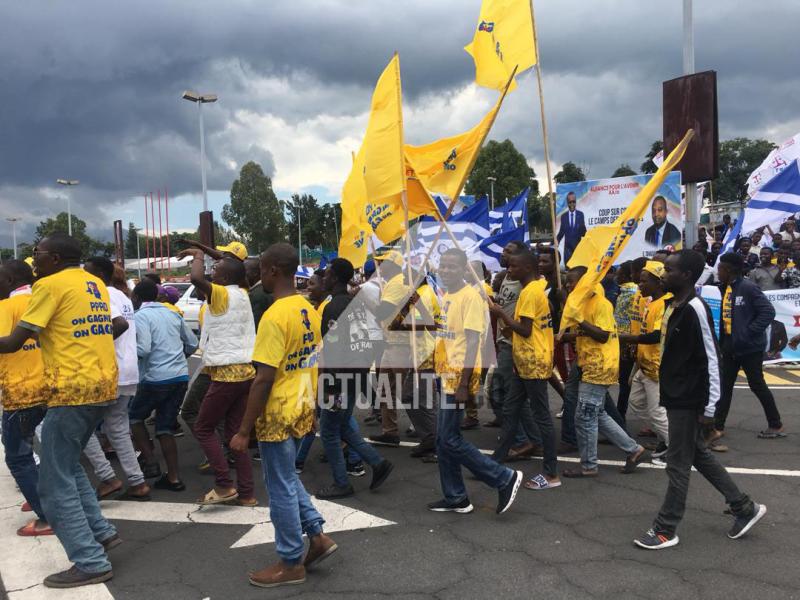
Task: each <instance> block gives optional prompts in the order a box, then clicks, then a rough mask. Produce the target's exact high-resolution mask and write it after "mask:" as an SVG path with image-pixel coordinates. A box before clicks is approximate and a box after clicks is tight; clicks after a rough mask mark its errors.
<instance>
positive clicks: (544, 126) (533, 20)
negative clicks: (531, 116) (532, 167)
mask: <svg viewBox="0 0 800 600" xmlns="http://www.w3.org/2000/svg"><path fill="white" fill-rule="evenodd" d="M530 6H531V24H532V25H533V47H534V48H535V50H536V84H537V86H538V88H539V112H540V114H541V117H542V142H543V145H544V165H545V170H546V172H547V195H548V199H549V204H550V226H551V227H552V228H553V247H554V249H555V251H556V257H558V239H557V237H556V195H555V193H554V192H553V177H552V172H551V170H550V150H549V148H548V144H547V120H546V119H545V117H544V90H543V88H542V57H541V56H540V54H539V40H538V36H537V35H536V17H535V16H534V12H533V0H531V1H530ZM560 262H561V261H560V260H559V261H558V262H556V265H555V268H556V273H555V275H556V285H557V286H558V289H559V290H560V289H561V267H560Z"/></svg>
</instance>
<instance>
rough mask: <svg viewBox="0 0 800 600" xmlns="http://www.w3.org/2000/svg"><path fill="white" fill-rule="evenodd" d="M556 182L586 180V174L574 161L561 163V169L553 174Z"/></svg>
mask: <svg viewBox="0 0 800 600" xmlns="http://www.w3.org/2000/svg"><path fill="white" fill-rule="evenodd" d="M553 181H555V182H556V183H573V182H574V181H586V175H585V174H584V173H583V169H581V168H580V167H579V166H578V165H576V164H575V163H574V162H565V163H564V164H563V165H561V170H560V171H559V172H558V173H556V174H555V175H553Z"/></svg>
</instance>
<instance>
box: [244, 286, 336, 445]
mask: <svg viewBox="0 0 800 600" xmlns="http://www.w3.org/2000/svg"><path fill="white" fill-rule="evenodd" d="M320 322H321V319H320V316H319V313H318V312H317V311H316V310H314V307H313V306H312V305H311V303H310V302H309V301H308V300H306V299H305V298H304V297H302V296H300V295H299V294H295V295H292V296H287V297H285V298H280V299H279V300H276V301H275V302H273V304H272V306H270V307H269V308H268V309H267V310H266V311H265V312H264V314H263V316H262V317H261V321H260V322H259V324H258V333H257V334H256V344H255V349H254V350H253V361H255V362H257V363H261V364H265V365H268V366H270V367H275V382H274V383H273V384H272V390H271V391H270V394H269V399H268V400H267V404H266V406H265V407H264V413H263V414H262V415H260V416H259V417H258V420H257V421H256V436H257V437H258V440H259V441H261V442H282V441H284V440H286V439H287V438H289V437H290V436H291V437H302V436H304V435H305V434H307V433H308V432H309V431H311V427H312V425H313V423H314V407H315V405H316V393H317V363H318V362H319V352H320V343H321V342H322V332H321V329H320Z"/></svg>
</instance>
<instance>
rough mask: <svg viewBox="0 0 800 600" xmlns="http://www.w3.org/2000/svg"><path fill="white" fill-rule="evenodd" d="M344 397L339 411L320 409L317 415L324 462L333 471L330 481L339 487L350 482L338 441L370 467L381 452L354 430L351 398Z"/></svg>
mask: <svg viewBox="0 0 800 600" xmlns="http://www.w3.org/2000/svg"><path fill="white" fill-rule="evenodd" d="M344 400H345V401H344V402H343V404H342V408H340V409H339V410H328V409H327V408H323V409H322V410H321V411H320V417H319V429H320V437H321V438H322V445H323V446H324V448H325V455H326V456H327V457H328V464H329V465H330V467H331V471H332V472H333V481H334V483H335V484H336V485H338V486H340V487H347V486H348V485H350V482H349V481H348V480H347V468H346V467H345V463H344V452H342V440H344V441H345V442H346V443H347V446H348V447H349V448H350V454H352V453H353V452H356V453H357V454H358V455H359V456H360V457H361V458H363V460H364V461H366V462H367V464H369V465H370V466H371V467H375V466H377V465H378V464H380V463H381V462H382V461H383V458H382V457H381V455H380V454H378V453H377V452H376V451H375V449H374V448H373V447H372V446H371V445H370V444H368V443H367V442H365V441H364V438H363V437H362V436H361V434H360V433H359V431H358V427H357V426H355V427H354V423H355V419H354V418H353V408H355V399H354V398H345V399H344Z"/></svg>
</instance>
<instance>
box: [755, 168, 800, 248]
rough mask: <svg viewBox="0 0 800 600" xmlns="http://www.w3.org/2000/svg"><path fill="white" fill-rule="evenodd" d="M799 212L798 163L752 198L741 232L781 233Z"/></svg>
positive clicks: (799, 174) (782, 172) (799, 181)
mask: <svg viewBox="0 0 800 600" xmlns="http://www.w3.org/2000/svg"><path fill="white" fill-rule="evenodd" d="M798 212H800V166H799V165H798V161H797V159H795V160H793V161H792V162H791V163H790V164H789V166H788V167H786V168H785V169H784V170H783V171H781V172H780V173H778V174H777V175H775V177H773V178H772V179H770V180H769V181H768V182H767V183H765V184H764V185H763V186H761V188H760V189H759V190H758V191H757V192H756V193H755V194H753V197H752V198H750V201H749V202H748V203H747V208H745V211H744V219H742V220H743V221H744V222H743V223H742V227H741V229H742V231H744V232H745V233H750V232H751V231H755V230H756V229H758V228H759V227H764V226H765V225H769V226H770V227H772V228H773V229H774V230H776V231H777V230H778V227H780V225H781V223H783V222H784V221H785V220H786V219H787V218H788V217H790V216H792V215H794V214H795V213H798Z"/></svg>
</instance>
